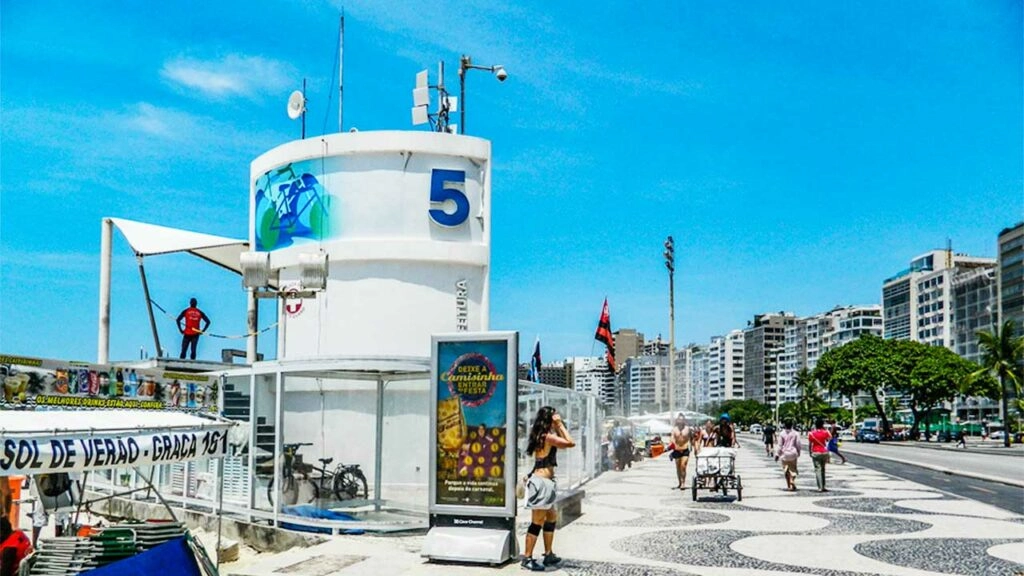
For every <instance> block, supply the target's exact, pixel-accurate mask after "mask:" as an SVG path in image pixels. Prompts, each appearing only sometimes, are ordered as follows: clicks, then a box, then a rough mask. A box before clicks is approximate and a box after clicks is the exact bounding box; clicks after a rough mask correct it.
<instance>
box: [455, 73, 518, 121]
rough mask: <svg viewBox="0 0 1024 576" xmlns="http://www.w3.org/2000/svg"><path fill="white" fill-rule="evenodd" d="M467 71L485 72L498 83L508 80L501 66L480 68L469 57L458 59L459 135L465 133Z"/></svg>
mask: <svg viewBox="0 0 1024 576" xmlns="http://www.w3.org/2000/svg"><path fill="white" fill-rule="evenodd" d="M468 70H486V71H487V72H490V73H491V74H494V77H495V78H497V79H498V82H504V81H505V80H506V79H507V78H508V72H506V71H505V67H504V66H502V65H501V64H497V65H494V66H480V65H479V64H473V59H472V58H470V57H469V56H466V55H465V54H463V55H462V58H460V59H459V100H461V101H462V112H460V114H459V134H465V133H466V71H468Z"/></svg>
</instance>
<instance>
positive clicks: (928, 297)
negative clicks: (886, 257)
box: [882, 250, 996, 348]
mask: <svg viewBox="0 0 1024 576" xmlns="http://www.w3.org/2000/svg"><path fill="white" fill-rule="evenodd" d="M995 265H996V261H995V259H993V258H976V257H972V256H967V255H964V254H954V253H953V251H952V250H932V251H931V252H927V253H925V254H923V255H921V256H918V257H917V258H914V259H913V260H912V261H911V262H910V267H909V268H907V269H906V270H904V271H902V272H900V273H899V274H897V275H895V276H893V277H892V278H889V279H887V280H885V282H883V283H882V318H883V333H884V337H885V338H888V339H896V340H915V341H918V342H923V343H925V344H931V345H934V346H945V347H947V348H953V276H954V275H956V274H960V273H963V272H966V271H969V270H972V269H975V268H986V267H989V268H994V267H995Z"/></svg>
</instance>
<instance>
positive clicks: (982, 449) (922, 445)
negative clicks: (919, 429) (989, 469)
mask: <svg viewBox="0 0 1024 576" xmlns="http://www.w3.org/2000/svg"><path fill="white" fill-rule="evenodd" d="M855 443H858V444H859V442H855ZM930 444H931V445H929V443H928V442H885V445H886V446H896V447H899V448H915V449H919V450H937V451H940V452H941V451H944V450H957V451H959V449H957V448H952V447H948V446H945V444H946V443H945V442H943V443H941V444H940V443H937V442H932V443H930ZM949 444H952V445H955V444H956V442H949ZM969 446H970V447H969V448H968V449H967V450H969V451H970V452H972V453H974V454H991V455H992V456H1013V457H1017V458H1021V457H1024V450H1022V449H1021V448H1016V447H1014V446H1017V445H1016V444H1015V445H1013V446H1011V447H1010V448H1009V449H1007V448H1003V447H1002V446H998V447H997V446H986V445H984V444H970V445H969Z"/></svg>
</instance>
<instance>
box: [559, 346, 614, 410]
mask: <svg viewBox="0 0 1024 576" xmlns="http://www.w3.org/2000/svg"><path fill="white" fill-rule="evenodd" d="M565 362H566V364H572V371H573V388H574V389H575V390H576V391H577V392H586V393H587V394H594V395H596V396H597V397H598V398H600V400H601V403H602V404H604V405H605V406H614V405H615V374H614V373H613V372H612V371H611V370H609V369H608V361H607V360H605V358H604V356H576V357H573V358H566V361H565Z"/></svg>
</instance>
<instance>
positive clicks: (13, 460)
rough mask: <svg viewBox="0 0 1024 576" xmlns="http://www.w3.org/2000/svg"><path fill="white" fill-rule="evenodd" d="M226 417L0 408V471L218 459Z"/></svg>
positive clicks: (224, 442) (226, 427)
mask: <svg viewBox="0 0 1024 576" xmlns="http://www.w3.org/2000/svg"><path fill="white" fill-rule="evenodd" d="M234 424H235V423H234V422H232V421H230V420H222V419H214V418H207V417H203V416H197V415H193V414H186V413H183V412H165V411H157V410H26V411H15V410H4V411H0V446H3V447H4V450H3V452H2V453H0V475H5V476H6V475H20V474H28V475H34V474H48V473H55V472H82V471H87V470H97V469H107V468H114V467H117V468H130V467H136V466H148V465H152V464H171V463H176V462H187V461H189V460H198V459H204V458H221V457H223V456H224V454H225V453H226V452H227V445H228V440H227V437H228V434H227V433H228V430H229V429H230V428H231V427H232V426H234Z"/></svg>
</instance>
